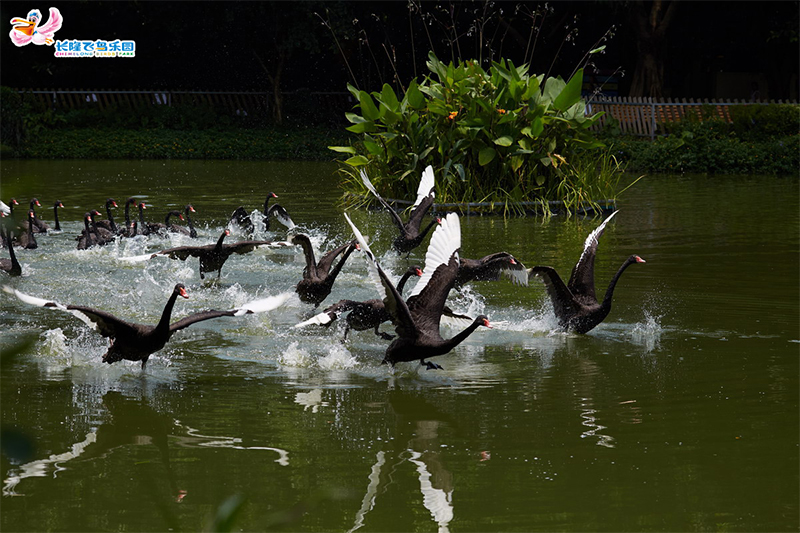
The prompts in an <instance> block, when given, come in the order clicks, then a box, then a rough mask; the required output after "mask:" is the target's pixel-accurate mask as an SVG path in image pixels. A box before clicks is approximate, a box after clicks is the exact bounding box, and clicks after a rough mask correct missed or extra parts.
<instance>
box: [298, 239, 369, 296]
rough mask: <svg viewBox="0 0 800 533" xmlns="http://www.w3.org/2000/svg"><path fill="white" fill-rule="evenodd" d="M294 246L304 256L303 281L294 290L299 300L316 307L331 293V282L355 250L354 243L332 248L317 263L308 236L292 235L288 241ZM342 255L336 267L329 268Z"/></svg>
mask: <svg viewBox="0 0 800 533" xmlns="http://www.w3.org/2000/svg"><path fill="white" fill-rule="evenodd" d="M290 242H291V243H292V244H294V245H299V246H302V247H303V253H304V254H305V256H306V267H305V268H304V269H303V279H302V280H300V282H299V283H298V284H297V287H295V290H296V291H297V294H298V295H299V296H300V300H301V301H303V302H306V303H309V304H314V307H317V306H318V305H319V304H321V303H322V301H323V300H325V298H327V297H328V295H329V294H330V293H331V288H332V287H333V282H334V281H336V276H338V275H339V271H340V270H341V269H342V267H343V266H344V263H345V261H347V258H348V257H350V254H351V253H353V250H355V249H356V243H355V241H350V242H348V243H345V244H343V245H341V246H339V247H338V248H334V249H333V250H331V251H330V252H328V253H326V254H325V255H323V256H322V257H321V258H320V260H319V261H317V260H316V259H315V258H314V247H313V246H312V245H311V240H310V239H309V238H308V235H305V234H303V233H298V234H297V235H294V236H293V237H292V239H291V241H290ZM341 254H344V255H342V258H341V259H340V260H339V262H338V263H336V266H334V267H333V268H331V266H332V265H333V261H334V260H335V259H336V257H337V256H339V255H341Z"/></svg>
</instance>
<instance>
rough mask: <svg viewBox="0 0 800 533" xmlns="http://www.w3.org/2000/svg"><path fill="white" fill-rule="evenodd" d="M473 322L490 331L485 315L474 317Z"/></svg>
mask: <svg viewBox="0 0 800 533" xmlns="http://www.w3.org/2000/svg"><path fill="white" fill-rule="evenodd" d="M475 322H477V323H478V325H479V326H483V327H485V328H489V329H492V325H491V324H490V323H489V317H488V316H486V315H479V316H477V317H475Z"/></svg>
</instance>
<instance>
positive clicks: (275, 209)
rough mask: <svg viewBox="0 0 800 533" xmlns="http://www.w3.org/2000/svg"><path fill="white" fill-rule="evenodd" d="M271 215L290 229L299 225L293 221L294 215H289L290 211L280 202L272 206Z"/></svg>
mask: <svg viewBox="0 0 800 533" xmlns="http://www.w3.org/2000/svg"><path fill="white" fill-rule="evenodd" d="M269 215H270V216H273V217H275V218H276V219H277V220H278V222H280V223H281V224H283V225H284V226H286V227H287V228H289V229H294V227H295V226H296V225H297V224H295V223H294V222H293V221H292V217H290V216H289V213H288V212H287V211H286V209H284V208H283V206H282V205H280V204H274V205H272V206H270V208H269Z"/></svg>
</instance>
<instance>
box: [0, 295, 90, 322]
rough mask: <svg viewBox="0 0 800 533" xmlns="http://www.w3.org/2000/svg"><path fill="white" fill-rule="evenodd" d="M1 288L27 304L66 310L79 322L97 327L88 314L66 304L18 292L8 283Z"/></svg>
mask: <svg viewBox="0 0 800 533" xmlns="http://www.w3.org/2000/svg"><path fill="white" fill-rule="evenodd" d="M3 290H4V291H5V292H7V293H8V294H11V295H14V296H16V297H17V298H19V300H20V301H22V302H25V303H26V304H28V305H35V306H36V307H46V308H48V309H58V310H59V311H66V312H67V313H69V314H71V315H73V316H75V317H76V318H78V319H79V320H80V321H81V322H83V323H84V324H86V325H88V326H89V327H91V328H92V329H95V330H96V329H97V324H95V323H94V322H92V320H90V319H89V317H88V316H86V315H85V314H83V313H82V312H80V311H78V310H77V309H67V306H65V305H64V304H60V303H58V302H54V301H52V300H43V299H42V298H37V297H35V296H31V295H30V294H25V293H24V292H19V291H18V290H17V289H14V288H13V287H9V286H8V285H4V286H3Z"/></svg>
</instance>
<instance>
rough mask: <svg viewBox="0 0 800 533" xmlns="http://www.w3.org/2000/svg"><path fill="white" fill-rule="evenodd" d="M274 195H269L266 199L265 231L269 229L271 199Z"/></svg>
mask: <svg viewBox="0 0 800 533" xmlns="http://www.w3.org/2000/svg"><path fill="white" fill-rule="evenodd" d="M270 198H272V196H267V199H266V200H264V231H269V199H270Z"/></svg>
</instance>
